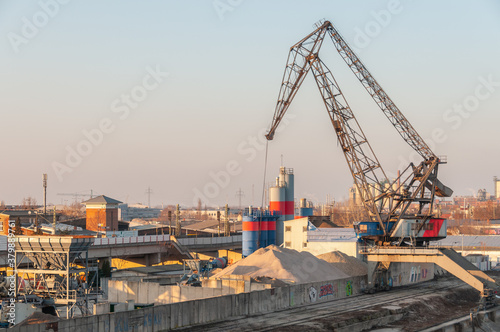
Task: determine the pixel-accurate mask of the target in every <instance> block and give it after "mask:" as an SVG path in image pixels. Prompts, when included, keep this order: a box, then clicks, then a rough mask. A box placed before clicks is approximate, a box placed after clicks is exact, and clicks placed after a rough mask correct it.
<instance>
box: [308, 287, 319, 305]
mask: <svg viewBox="0 0 500 332" xmlns="http://www.w3.org/2000/svg"><path fill="white" fill-rule="evenodd" d="M317 299H318V291H317V290H316V288H314V287H312V286H311V287H310V288H309V300H311V302H316V300H317Z"/></svg>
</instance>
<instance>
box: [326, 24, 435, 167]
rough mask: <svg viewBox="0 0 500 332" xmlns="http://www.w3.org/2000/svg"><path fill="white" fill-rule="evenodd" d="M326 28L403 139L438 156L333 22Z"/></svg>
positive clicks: (420, 150) (422, 152)
mask: <svg viewBox="0 0 500 332" xmlns="http://www.w3.org/2000/svg"><path fill="white" fill-rule="evenodd" d="M326 29H327V31H328V35H329V36H330V38H331V40H332V42H333V44H334V45H335V48H336V49H337V51H338V52H339V54H340V55H341V56H342V59H344V61H345V62H346V64H347V65H348V66H349V68H350V69H351V70H352V72H353V73H354V75H355V76H356V77H357V78H358V80H359V81H360V82H361V84H362V85H363V86H364V87H365V89H366V91H368V93H369V94H370V96H371V97H372V98H373V100H375V102H376V103H377V105H378V106H379V107H380V109H381V110H382V112H384V114H385V116H386V117H387V118H388V119H389V121H390V122H391V123H392V125H393V126H394V127H395V128H396V129H397V131H398V132H399V134H400V135H401V137H403V139H404V140H405V141H406V142H407V143H408V144H409V145H410V146H411V147H412V148H413V149H414V150H415V151H417V152H418V153H419V154H420V155H421V156H422V157H423V158H424V159H430V158H436V156H435V155H434V153H433V152H432V151H431V149H430V148H429V146H428V145H427V143H425V141H424V140H423V139H422V137H420V135H419V134H418V133H417V131H416V130H415V129H414V128H413V126H412V125H411V124H410V122H409V121H408V120H407V119H406V117H405V116H404V115H403V113H401V111H400V110H399V108H398V107H397V106H396V104H394V102H393V101H392V99H391V98H389V96H388V95H387V93H386V92H385V91H384V89H382V87H381V86H380V84H378V82H377V80H376V79H375V78H374V77H373V76H372V75H371V74H370V72H369V71H368V69H366V67H365V65H363V63H362V62H361V60H360V59H359V58H358V57H357V55H356V54H355V53H354V51H353V50H352V49H351V48H350V47H349V45H348V44H347V43H346V42H345V41H344V39H343V38H342V36H341V35H340V33H339V32H338V31H337V29H335V27H334V26H333V24H331V23H329V24H328V26H327V27H326Z"/></svg>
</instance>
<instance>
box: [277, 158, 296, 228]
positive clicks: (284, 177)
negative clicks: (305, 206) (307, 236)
mask: <svg viewBox="0 0 500 332" xmlns="http://www.w3.org/2000/svg"><path fill="white" fill-rule="evenodd" d="M280 183H282V184H283V185H284V187H285V214H284V215H283V220H292V219H294V216H295V206H294V199H295V198H294V177H293V169H291V168H285V167H283V166H282V167H280Z"/></svg>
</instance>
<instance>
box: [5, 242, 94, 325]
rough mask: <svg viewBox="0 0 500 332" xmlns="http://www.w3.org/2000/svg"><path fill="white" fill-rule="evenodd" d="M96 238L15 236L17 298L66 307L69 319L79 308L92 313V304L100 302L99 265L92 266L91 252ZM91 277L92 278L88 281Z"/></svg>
mask: <svg viewBox="0 0 500 332" xmlns="http://www.w3.org/2000/svg"><path fill="white" fill-rule="evenodd" d="M93 241H94V239H93V238H72V237H70V236H68V237H66V236H18V237H16V242H15V246H16V251H15V256H16V257H15V258H16V271H15V272H16V275H17V278H16V296H17V297H18V298H22V297H27V296H28V295H30V296H33V295H36V296H38V297H40V298H43V299H51V300H53V301H54V304H55V305H56V306H66V317H67V318H71V317H74V315H75V308H78V309H79V310H80V312H81V314H82V315H83V316H87V315H90V314H92V312H91V309H90V307H89V306H90V301H97V296H98V291H97V290H98V284H97V283H98V270H97V264H96V263H95V262H94V264H92V265H90V264H89V258H88V249H89V247H90V245H92V244H93ZM89 277H90V279H89Z"/></svg>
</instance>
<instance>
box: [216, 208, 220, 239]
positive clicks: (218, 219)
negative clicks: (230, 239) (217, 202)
mask: <svg viewBox="0 0 500 332" xmlns="http://www.w3.org/2000/svg"><path fill="white" fill-rule="evenodd" d="M217 224H218V226H217V237H220V211H219V210H217Z"/></svg>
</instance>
